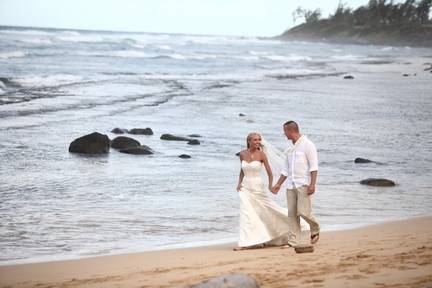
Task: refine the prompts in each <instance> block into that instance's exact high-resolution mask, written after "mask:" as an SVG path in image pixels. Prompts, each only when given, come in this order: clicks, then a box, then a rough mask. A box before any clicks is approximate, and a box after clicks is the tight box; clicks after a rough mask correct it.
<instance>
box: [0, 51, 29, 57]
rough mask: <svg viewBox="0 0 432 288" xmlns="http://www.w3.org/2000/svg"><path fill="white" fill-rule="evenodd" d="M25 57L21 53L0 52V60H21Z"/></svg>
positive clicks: (24, 54)
mask: <svg viewBox="0 0 432 288" xmlns="http://www.w3.org/2000/svg"><path fill="white" fill-rule="evenodd" d="M26 55H27V53H25V52H23V51H11V52H0V59H12V58H23V57H25V56H26Z"/></svg>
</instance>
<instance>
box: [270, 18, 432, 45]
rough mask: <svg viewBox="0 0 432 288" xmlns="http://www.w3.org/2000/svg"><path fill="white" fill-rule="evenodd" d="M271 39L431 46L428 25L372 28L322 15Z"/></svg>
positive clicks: (430, 27) (431, 41)
mask: <svg viewBox="0 0 432 288" xmlns="http://www.w3.org/2000/svg"><path fill="white" fill-rule="evenodd" d="M271 39H278V40H282V41H308V42H326V43H336V44H360V45H386V46H412V47H427V48H430V47H432V25H423V26H409V25H406V26H400V27H399V26H397V27H395V26H386V27H374V28H372V27H368V26H353V25H346V24H336V23H333V22H331V21H329V20H327V19H324V20H319V21H317V22H311V23H303V24H300V25H298V26H295V27H293V28H291V29H289V30H287V31H285V32H284V33H282V34H281V35H278V36H275V37H273V38H271Z"/></svg>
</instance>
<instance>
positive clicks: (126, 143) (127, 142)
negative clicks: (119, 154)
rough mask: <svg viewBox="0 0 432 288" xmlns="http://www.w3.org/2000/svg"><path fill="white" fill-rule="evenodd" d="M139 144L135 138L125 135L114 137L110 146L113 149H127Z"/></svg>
mask: <svg viewBox="0 0 432 288" xmlns="http://www.w3.org/2000/svg"><path fill="white" fill-rule="evenodd" d="M140 145H141V143H140V142H138V141H137V140H135V139H132V138H129V137H125V136H119V137H116V138H114V139H113V140H112V141H111V148H114V149H127V148H132V147H138V146H140Z"/></svg>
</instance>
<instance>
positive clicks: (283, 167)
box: [281, 155, 288, 177]
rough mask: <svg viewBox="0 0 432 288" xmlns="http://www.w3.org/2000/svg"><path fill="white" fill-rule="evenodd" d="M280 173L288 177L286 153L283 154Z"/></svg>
mask: <svg viewBox="0 0 432 288" xmlns="http://www.w3.org/2000/svg"><path fill="white" fill-rule="evenodd" d="M281 174H282V175H283V176H285V177H288V155H287V156H285V161H284V165H283V166H282V170H281Z"/></svg>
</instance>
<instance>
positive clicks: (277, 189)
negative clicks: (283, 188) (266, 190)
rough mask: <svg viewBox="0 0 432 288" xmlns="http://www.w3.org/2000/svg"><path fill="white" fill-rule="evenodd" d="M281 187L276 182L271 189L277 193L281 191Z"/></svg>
mask: <svg viewBox="0 0 432 288" xmlns="http://www.w3.org/2000/svg"><path fill="white" fill-rule="evenodd" d="M279 189H280V185H277V184H276V185H275V186H273V188H272V189H270V191H271V192H272V193H273V194H275V195H276V194H277V193H278V192H279Z"/></svg>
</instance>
